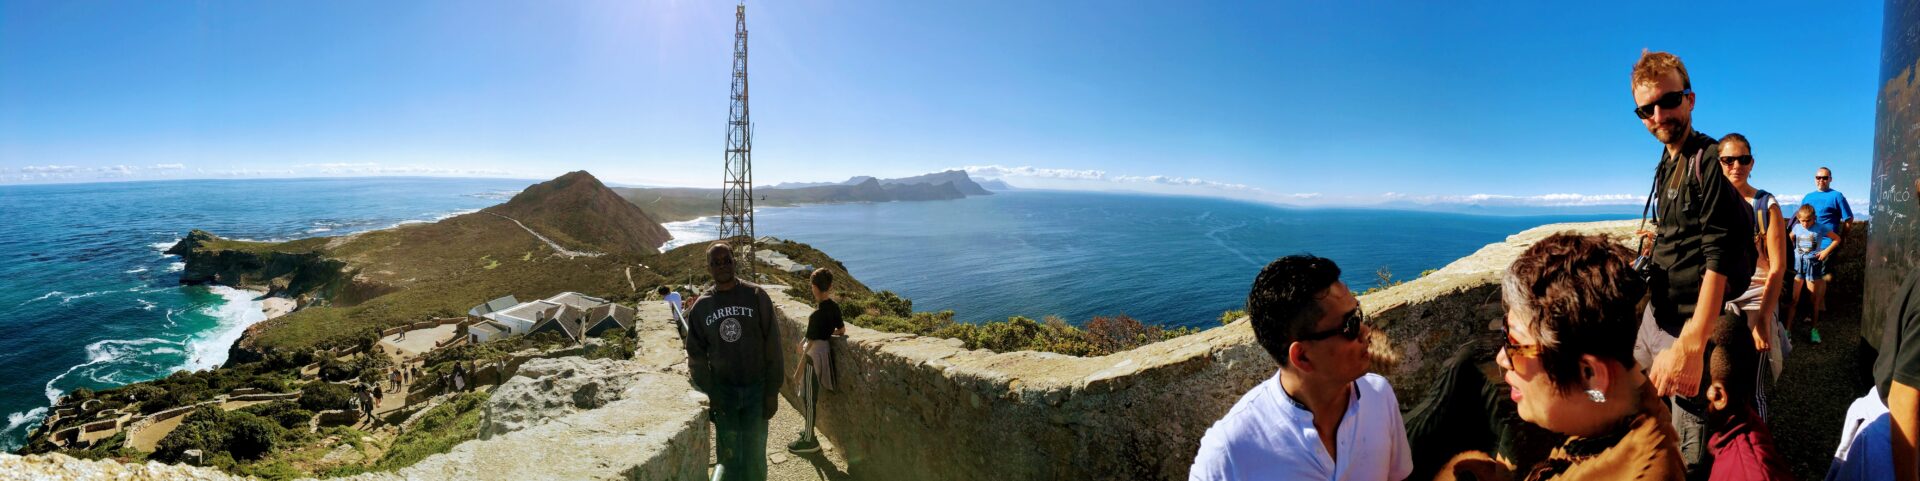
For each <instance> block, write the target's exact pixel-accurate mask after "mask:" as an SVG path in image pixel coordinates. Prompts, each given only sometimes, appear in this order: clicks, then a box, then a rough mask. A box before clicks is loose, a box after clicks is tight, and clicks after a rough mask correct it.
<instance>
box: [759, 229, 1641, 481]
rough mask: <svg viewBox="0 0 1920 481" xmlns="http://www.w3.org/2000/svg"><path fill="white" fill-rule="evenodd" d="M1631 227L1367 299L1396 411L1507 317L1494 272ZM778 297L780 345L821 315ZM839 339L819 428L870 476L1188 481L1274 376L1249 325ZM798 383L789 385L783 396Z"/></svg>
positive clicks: (1492, 256) (1467, 263)
mask: <svg viewBox="0 0 1920 481" xmlns="http://www.w3.org/2000/svg"><path fill="white" fill-rule="evenodd" d="M1633 228H1634V223H1633V222H1603V223H1586V224H1558V225H1551V226H1544V227H1540V228H1536V229H1531V230H1528V231H1526V232H1523V233H1520V234H1517V235H1514V236H1511V237H1509V238H1508V239H1507V240H1506V241H1505V242H1501V243H1496V244H1491V245H1488V246H1486V247H1484V248H1482V249H1480V251H1478V252H1476V253H1474V254H1473V255H1472V256H1469V257H1466V258H1463V259H1460V260H1458V261H1455V262H1453V263H1452V264H1449V265H1448V266H1446V267H1445V268H1442V269H1440V270H1439V271H1436V272H1434V273H1432V274H1430V275H1428V276H1426V277H1423V278H1421V279H1417V280H1414V281H1412V282H1408V283H1406V284H1403V285H1400V286H1397V287H1394V288H1392V289H1387V290H1384V291H1381V292H1376V293H1373V294H1369V295H1366V296H1363V297H1361V299H1360V302H1361V304H1362V305H1363V306H1365V308H1366V310H1367V312H1368V313H1369V315H1370V316H1371V317H1373V318H1374V319H1375V322H1376V324H1377V325H1379V326H1381V327H1382V328H1383V330H1384V331H1385V332H1386V334H1387V336H1388V337H1389V338H1390V339H1392V340H1393V342H1392V344H1391V346H1389V348H1390V349H1391V350H1392V351H1393V352H1394V353H1395V354H1396V355H1397V356H1398V358H1399V359H1400V362H1399V363H1398V364H1397V365H1395V366H1391V367H1388V368H1385V369H1381V370H1382V371H1383V373H1384V374H1386V375H1387V377H1388V378H1389V379H1391V380H1392V381H1393V383H1394V386H1395V389H1396V391H1397V392H1399V393H1400V396H1399V397H1400V402H1401V405H1402V406H1411V405H1412V404H1414V403H1415V402H1416V401H1418V398H1419V396H1420V394H1421V393H1424V392H1425V391H1426V389H1427V381H1426V380H1429V379H1435V378H1437V376H1436V375H1435V374H1434V371H1435V370H1437V368H1438V366H1437V365H1438V364H1439V363H1438V362H1437V361H1438V360H1440V359H1444V358H1445V357H1446V356H1447V355H1449V354H1451V353H1452V352H1453V350H1454V349H1455V347H1454V346H1459V345H1461V344H1462V341H1463V340H1464V339H1465V337H1466V336H1468V335H1469V333H1472V332H1475V331H1481V330H1485V329H1486V328H1487V327H1488V326H1489V325H1490V324H1491V323H1493V322H1494V321H1495V320H1497V319H1500V316H1501V309H1500V305H1499V297H1498V289H1497V275H1498V273H1499V272H1500V271H1501V270H1503V269H1505V268H1506V266H1507V264H1508V263H1510V262H1511V260H1512V259H1513V257H1514V256H1516V255H1517V254H1518V253H1519V252H1520V251H1522V250H1524V249H1525V248H1526V247H1528V246H1530V245H1532V243H1533V242H1534V241H1536V240H1538V239H1540V238H1543V237H1545V236H1546V235H1548V234H1551V233H1553V232H1558V231H1563V230H1574V231H1579V232H1584V233H1601V234H1605V235H1609V236H1611V237H1614V238H1616V239H1623V240H1624V239H1626V238H1627V237H1628V235H1629V234H1630V232H1631V231H1632V230H1633ZM1222 288H1233V289H1244V288H1246V286H1222ZM775 303H776V305H777V306H778V307H779V309H780V310H781V311H782V312H783V314H784V315H785V319H784V320H783V322H782V329H783V331H784V334H785V335H786V336H787V337H786V338H787V339H797V338H799V337H800V333H801V331H802V330H804V322H805V319H806V318H807V316H808V315H810V314H811V313H812V308H810V307H808V306H806V305H805V304H804V303H801V302H799V301H796V300H794V299H791V298H788V297H786V296H784V295H779V294H776V295H775ZM835 347H836V358H835V364H836V366H835V367H836V375H837V377H838V378H839V379H840V386H839V388H840V390H839V391H838V392H829V393H826V394H824V395H823V396H822V397H821V401H820V408H819V412H820V414H819V421H818V423H819V426H820V430H821V432H822V433H823V434H824V435H825V436H826V437H827V438H828V439H829V440H831V441H832V442H833V443H834V444H836V445H837V446H839V447H840V449H842V450H843V452H844V454H845V456H846V459H847V462H848V470H849V472H850V473H852V474H854V475H855V476H856V477H861V478H869V479H954V480H967V479H1184V478H1185V477H1186V475H1187V468H1188V467H1189V465H1190V464H1191V463H1192V460H1193V454H1194V452H1195V451H1196V450H1198V449H1199V442H1200V437H1201V436H1202V435H1203V434H1204V433H1205V432H1206V429H1207V428H1208V427H1209V426H1211V425H1212V424H1213V422H1214V421H1215V420H1216V419H1218V418H1219V417H1220V416H1221V415H1223V414H1225V413H1226V411H1227V409H1228V408H1230V407H1231V406H1232V405H1233V403H1234V402H1236V401H1238V400H1239V398H1240V396H1241V395H1242V394H1243V393H1245V392H1246V391H1247V390H1248V389H1249V388H1251V387H1252V386H1253V385H1255V384H1258V383H1259V382H1260V381H1262V380H1265V379H1266V378H1268V377H1270V376H1272V375H1273V374H1274V372H1275V370H1276V369H1277V366H1276V365H1275V364H1274V363H1273V361H1272V360H1271V359H1270V358H1269V357H1268V356H1267V354H1266V352H1265V351H1264V350H1262V349H1261V348H1260V346H1259V344H1258V343H1257V342H1256V341H1255V340H1254V337H1253V333H1252V329H1251V327H1250V326H1249V325H1248V323H1247V321H1246V320H1245V319H1242V320H1240V321H1238V322H1234V323H1232V324H1229V325H1227V326H1224V327H1221V328H1216V329H1210V330H1207V331H1205V332H1201V333H1198V334H1193V335H1189V336H1185V337H1181V338H1178V339H1172V340H1168V341H1164V342H1160V343H1156V344H1151V345H1147V346H1143V347H1140V348H1138V349H1134V350H1131V351H1127V352H1122V353H1116V354H1112V355H1107V356H1101V357H1092V358H1080V357H1073V356H1065V355H1058V354H1050V353H1037V352H1011V353H995V352H990V351H984V350H967V349H964V348H963V347H962V345H961V343H960V342H959V341H957V340H949V339H937V338H927V337H919V336H912V335H905V334H894V333H885V332H878V331H873V330H868V329H863V328H860V327H853V326H850V327H849V328H848V337H847V339H846V341H845V342H843V343H839V344H838V345H836V346H835ZM788 352H789V354H788V359H787V362H789V363H794V362H798V359H797V354H793V353H792V351H791V350H789V351H788ZM789 365H791V364H789ZM794 384H795V383H793V382H789V383H787V386H786V387H785V388H784V389H783V392H784V393H785V394H786V395H787V396H788V397H789V400H790V401H791V400H797V398H795V397H794V393H793V385H794Z"/></svg>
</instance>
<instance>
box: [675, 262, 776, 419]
mask: <svg viewBox="0 0 1920 481" xmlns="http://www.w3.org/2000/svg"><path fill="white" fill-rule="evenodd" d="M778 315H779V314H778V313H776V312H775V311H774V309H773V299H772V298H770V297H768V296H767V291H766V290H765V289H762V288H761V287H760V286H757V285H754V284H750V283H747V282H745V281H740V282H739V283H738V284H736V285H735V286H734V287H733V288H732V289H728V290H724V291H713V292H709V293H707V294H706V295H703V296H700V300H698V301H695V302H694V304H693V310H691V311H688V312H687V324H688V326H689V327H690V329H689V330H688V331H687V339H686V343H687V370H688V371H690V374H691V375H692V376H693V385H694V387H697V388H699V389H700V390H701V391H702V392H706V393H708V394H713V393H714V390H713V389H714V388H715V387H718V386H722V385H725V386H747V385H755V384H758V385H761V386H763V387H765V388H766V390H765V393H766V394H767V395H768V396H769V397H772V396H775V395H778V394H779V392H780V384H781V382H782V381H783V380H784V379H785V378H784V377H783V372H782V371H781V370H782V358H781V357H780V355H781V351H780V325H779V319H778V317H776V316H778Z"/></svg>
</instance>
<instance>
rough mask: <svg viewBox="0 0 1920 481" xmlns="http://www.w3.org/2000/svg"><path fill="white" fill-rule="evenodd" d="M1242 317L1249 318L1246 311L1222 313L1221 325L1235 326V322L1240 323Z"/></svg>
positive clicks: (1235, 310) (1238, 310)
mask: <svg viewBox="0 0 1920 481" xmlns="http://www.w3.org/2000/svg"><path fill="white" fill-rule="evenodd" d="M1242 317H1247V310H1246V309H1232V310H1228V311H1226V312H1222V313H1220V325H1222V326H1224V325H1228V324H1233V321H1238V320H1240V318H1242Z"/></svg>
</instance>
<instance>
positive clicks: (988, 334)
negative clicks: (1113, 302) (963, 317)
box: [840, 291, 1197, 356]
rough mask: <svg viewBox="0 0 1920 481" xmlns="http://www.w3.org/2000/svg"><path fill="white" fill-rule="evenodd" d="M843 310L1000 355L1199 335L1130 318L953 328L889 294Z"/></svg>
mask: <svg viewBox="0 0 1920 481" xmlns="http://www.w3.org/2000/svg"><path fill="white" fill-rule="evenodd" d="M840 308H841V313H842V315H843V316H844V317H845V318H846V319H848V322H850V323H853V324H855V325H859V326H862V327H866V328H868V329H873V330H877V331H885V332H899V333H907V334H915V335H921V336H933V337H944V338H949V339H959V340H961V341H962V342H963V343H965V345H966V348H967V349H988V350H993V351H998V352H1009V351H1043V352H1054V353H1060V354H1067V355H1073V356H1101V355H1106V354H1111V353H1115V352H1120V351H1125V350H1128V349H1132V348H1135V347H1138V346H1142V345H1145V344H1150V343H1154V342H1159V341H1162V340H1166V339H1172V338H1175V337H1179V336H1183V335H1186V334H1190V333H1193V332H1197V330H1196V329H1191V328H1179V329H1166V328H1162V327H1159V326H1150V325H1145V324H1142V323H1141V322H1140V321H1137V320H1134V319H1133V318H1131V317H1127V316H1126V315H1118V316H1099V317H1095V318H1093V319H1092V320H1090V321H1088V322H1087V326H1086V327H1085V328H1078V327H1074V326H1072V325H1071V324H1068V323H1067V322H1066V320H1064V319H1061V318H1059V317H1057V316H1047V318H1046V321H1045V322H1036V321H1034V320H1033V319H1031V318H1027V317H1022V316H1014V317H1012V318H1009V319H1007V320H1005V321H998V322H987V323H979V324H974V323H966V322H955V321H954V320H953V318H954V313H953V311H950V310H948V311H940V312H936V313H929V312H912V309H913V302H912V301H909V300H906V299H902V298H900V297H899V296H898V295H895V294H894V293H892V292H889V291H881V292H878V293H872V294H864V295H858V294H857V295H848V296H843V300H842V301H841V302H840Z"/></svg>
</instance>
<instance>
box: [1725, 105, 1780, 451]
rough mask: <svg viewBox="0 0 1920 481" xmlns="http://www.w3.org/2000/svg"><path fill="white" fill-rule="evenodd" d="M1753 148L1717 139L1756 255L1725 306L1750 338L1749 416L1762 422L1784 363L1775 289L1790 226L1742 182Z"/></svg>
mask: <svg viewBox="0 0 1920 481" xmlns="http://www.w3.org/2000/svg"><path fill="white" fill-rule="evenodd" d="M1753 167H1754V160H1753V144H1751V143H1748V142H1747V137H1746V136H1744V135H1740V134H1727V135H1726V136H1725V137H1721V138H1720V171H1721V172H1724V173H1726V174H1727V180H1728V181H1731V182H1733V189H1734V190H1736V191H1739V192H1740V196H1741V197H1742V198H1745V199H1746V200H1747V205H1748V206H1751V207H1752V208H1753V220H1754V224H1753V227H1754V239H1753V243H1754V246H1755V247H1756V248H1757V249H1758V250H1757V251H1756V252H1758V253H1759V254H1760V255H1758V256H1755V257H1754V266H1753V277H1752V280H1751V281H1750V282H1748V284H1747V290H1746V292H1741V293H1737V294H1736V297H1734V299H1733V300H1731V301H1727V306H1728V307H1729V308H1733V309H1739V310H1742V311H1746V312H1747V324H1748V326H1749V329H1748V331H1749V333H1750V334H1752V337H1753V348H1754V351H1756V352H1759V353H1760V354H1761V355H1762V357H1761V358H1760V366H1759V370H1758V371H1757V372H1758V373H1759V374H1758V378H1757V381H1758V382H1757V383H1756V384H1754V387H1755V389H1754V399H1753V400H1754V404H1753V407H1754V411H1755V412H1757V413H1759V414H1760V417H1761V418H1762V419H1764V418H1766V417H1767V391H1768V388H1769V387H1771V386H1772V385H1773V381H1774V380H1775V379H1778V378H1779V377H1780V368H1781V366H1782V365H1783V364H1784V363H1786V354H1787V350H1788V349H1789V348H1790V346H1788V345H1787V342H1786V338H1785V336H1784V334H1785V333H1786V332H1787V331H1786V328H1785V327H1784V326H1782V325H1781V324H1780V318H1779V316H1778V314H1779V313H1780V310H1779V306H1780V299H1781V298H1782V297H1784V296H1782V295H1781V294H1783V293H1785V291H1784V290H1782V289H1781V286H1783V285H1785V284H1786V281H1787V267H1788V265H1789V258H1788V257H1787V252H1788V250H1787V231H1789V230H1792V228H1793V227H1792V225H1791V224H1789V223H1787V220H1786V217H1784V216H1782V215H1781V213H1780V202H1779V201H1778V200H1775V199H1774V197H1773V194H1771V193H1768V192H1767V191H1765V190H1761V189H1759V188H1756V187H1754V186H1753V184H1749V183H1747V181H1748V180H1749V179H1750V178H1752V177H1753Z"/></svg>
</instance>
